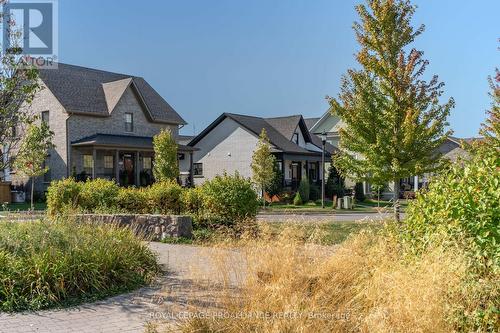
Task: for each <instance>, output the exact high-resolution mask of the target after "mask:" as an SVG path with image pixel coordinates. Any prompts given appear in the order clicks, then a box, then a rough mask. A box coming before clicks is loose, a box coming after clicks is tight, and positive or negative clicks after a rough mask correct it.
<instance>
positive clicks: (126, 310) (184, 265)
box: [0, 243, 241, 333]
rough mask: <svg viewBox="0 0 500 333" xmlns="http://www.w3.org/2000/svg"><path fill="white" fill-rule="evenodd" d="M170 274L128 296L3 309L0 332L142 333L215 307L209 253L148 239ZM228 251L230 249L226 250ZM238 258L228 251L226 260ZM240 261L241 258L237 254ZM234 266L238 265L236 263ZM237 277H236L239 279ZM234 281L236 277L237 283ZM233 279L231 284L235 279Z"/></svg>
mask: <svg viewBox="0 0 500 333" xmlns="http://www.w3.org/2000/svg"><path fill="white" fill-rule="evenodd" d="M150 247H151V248H152V249H153V250H154V251H155V252H157V253H158V258H159V262H160V263H161V264H162V265H164V266H165V267H167V268H168V272H167V273H166V274H165V275H164V276H163V277H161V278H160V279H159V281H158V282H157V283H155V284H154V285H152V286H150V287H147V288H142V289H140V290H137V291H135V292H132V293H130V294H126V295H120V296H115V297H112V298H108V299H106V300H103V301H99V302H95V303H91V304H84V305H81V306H78V307H72V308H67V309H58V310H45V311H37V312H27V313H16V314H6V313H0V333H25V332H38V333H42V332H43V333H45V332H47V333H59V332H61V333H64V332H75V333H77V332H78V333H80V332H81V333H86V332H89V333H90V332H92V333H93V332H103V333H104V332H106V333H111V332H144V330H145V328H146V325H147V323H149V322H153V323H154V322H158V319H161V323H162V324H161V325H167V324H169V322H170V323H171V324H172V325H174V326H175V322H176V321H175V320H173V319H169V318H170V316H172V317H175V314H176V313H179V312H180V311H187V310H188V309H189V308H191V306H193V305H194V306H197V307H200V306H201V307H203V308H209V307H213V306H216V304H215V299H214V290H222V288H223V287H222V286H221V284H222V282H223V281H220V279H219V278H218V276H217V275H216V266H217V263H215V262H214V261H213V260H212V258H213V257H217V256H213V255H211V254H210V253H209V252H212V251H217V250H216V249H209V248H203V247H196V246H187V245H171V244H162V243H150ZM224 251H226V252H228V251H227V250H224ZM233 256H238V254H237V253H236V252H231V253H227V256H226V255H225V257H226V258H230V260H232V259H231V257H233ZM233 259H234V261H235V262H241V260H240V259H241V258H233ZM235 265H236V264H235ZM235 281H236V280H235ZM233 282H234V281H233ZM233 282H230V284H231V283H233Z"/></svg>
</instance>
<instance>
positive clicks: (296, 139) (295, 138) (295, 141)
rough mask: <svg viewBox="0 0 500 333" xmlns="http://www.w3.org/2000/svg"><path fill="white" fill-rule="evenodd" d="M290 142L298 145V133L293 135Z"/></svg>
mask: <svg viewBox="0 0 500 333" xmlns="http://www.w3.org/2000/svg"><path fill="white" fill-rule="evenodd" d="M292 142H293V143H295V144H297V145H298V144H299V133H293V137H292Z"/></svg>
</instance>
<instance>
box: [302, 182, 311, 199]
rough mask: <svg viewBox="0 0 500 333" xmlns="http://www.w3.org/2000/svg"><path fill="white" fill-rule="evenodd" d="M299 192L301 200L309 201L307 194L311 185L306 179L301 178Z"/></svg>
mask: <svg viewBox="0 0 500 333" xmlns="http://www.w3.org/2000/svg"><path fill="white" fill-rule="evenodd" d="M299 193H300V197H301V198H302V201H303V202H308V201H309V194H310V193H311V185H310V184H309V181H308V180H307V179H305V178H304V179H302V180H301V181H300V184H299Z"/></svg>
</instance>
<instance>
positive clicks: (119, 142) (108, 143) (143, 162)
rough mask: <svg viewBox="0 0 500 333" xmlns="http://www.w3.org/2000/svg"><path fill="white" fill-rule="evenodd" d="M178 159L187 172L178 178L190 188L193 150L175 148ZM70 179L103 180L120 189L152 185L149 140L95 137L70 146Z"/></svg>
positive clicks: (128, 137) (151, 159) (182, 147)
mask: <svg viewBox="0 0 500 333" xmlns="http://www.w3.org/2000/svg"><path fill="white" fill-rule="evenodd" d="M178 158H179V160H184V159H189V165H190V166H191V168H190V170H189V173H188V174H187V175H186V174H183V175H182V176H181V177H179V178H180V179H179V182H180V184H181V185H183V186H191V184H193V181H192V172H191V170H192V165H193V148H191V147H186V146H183V145H179V147H178ZM70 161H71V164H70V165H71V176H73V177H74V178H75V179H77V180H81V181H84V180H86V179H96V178H104V179H108V180H113V181H116V183H117V184H119V185H120V186H138V187H139V186H148V185H151V184H152V183H153V182H154V177H153V165H154V151H153V143H152V138H148V137H133V136H118V135H105V134H97V135H95V136H92V137H88V138H84V139H81V140H78V141H75V142H73V143H72V145H71V155H70Z"/></svg>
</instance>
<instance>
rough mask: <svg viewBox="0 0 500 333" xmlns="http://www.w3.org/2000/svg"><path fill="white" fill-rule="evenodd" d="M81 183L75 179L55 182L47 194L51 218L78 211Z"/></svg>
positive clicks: (48, 210)
mask: <svg viewBox="0 0 500 333" xmlns="http://www.w3.org/2000/svg"><path fill="white" fill-rule="evenodd" d="M80 192H81V183H78V182H76V181H75V180H74V179H73V178H67V179H62V180H55V181H53V182H52V183H51V184H50V186H49V188H48V192H47V213H48V214H49V215H50V216H55V215H57V214H60V213H63V212H65V211H67V210H73V209H77V207H78V203H79V202H78V201H79V197H80Z"/></svg>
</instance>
